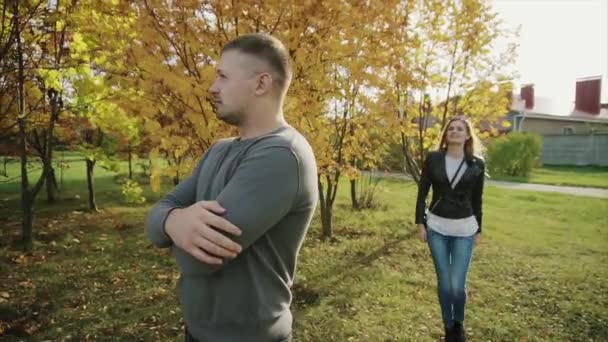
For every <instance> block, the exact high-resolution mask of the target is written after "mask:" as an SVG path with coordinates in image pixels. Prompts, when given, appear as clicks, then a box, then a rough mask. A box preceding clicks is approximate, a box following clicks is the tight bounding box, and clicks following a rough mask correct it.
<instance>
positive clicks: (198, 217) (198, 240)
mask: <svg viewBox="0 0 608 342" xmlns="http://www.w3.org/2000/svg"><path fill="white" fill-rule="evenodd" d="M224 211H225V209H224V208H222V207H221V206H220V205H219V203H217V202H216V201H201V202H197V203H194V204H193V205H191V206H189V207H187V208H183V209H174V210H173V211H171V213H170V214H169V217H167V220H166V222H165V232H166V233H167V235H168V236H169V237H170V238H171V240H172V241H173V243H174V244H175V245H176V246H177V247H179V248H181V249H183V250H184V251H186V252H188V253H189V254H190V255H192V256H193V257H195V258H196V259H198V260H200V261H202V262H205V263H207V264H212V265H221V264H222V262H223V260H222V259H221V258H230V259H233V258H235V257H236V256H237V254H238V253H240V252H241V246H240V245H239V244H237V243H236V242H234V241H232V240H230V238H228V237H226V236H224V235H223V234H222V233H220V232H218V230H222V231H224V232H227V233H230V234H233V235H241V230H240V229H239V228H237V227H236V226H235V225H233V224H232V223H230V222H229V221H227V220H226V219H224V218H223V217H221V216H219V215H221V214H223V213H224Z"/></svg>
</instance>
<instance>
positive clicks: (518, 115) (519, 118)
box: [508, 76, 608, 136]
mask: <svg viewBox="0 0 608 342" xmlns="http://www.w3.org/2000/svg"><path fill="white" fill-rule="evenodd" d="M601 82H602V79H601V77H599V76H598V77H589V78H584V79H579V80H577V82H576V93H575V101H574V108H572V105H566V106H564V105H559V104H558V103H556V101H554V100H551V99H549V98H544V97H535V96H534V85H533V84H526V85H523V86H522V88H521V91H520V94H519V95H516V96H513V101H512V103H511V112H510V113H509V115H508V120H509V121H510V122H511V130H513V131H520V132H534V133H538V134H540V135H543V136H545V135H570V134H584V135H586V134H597V133H608V103H601V101H600V94H601Z"/></svg>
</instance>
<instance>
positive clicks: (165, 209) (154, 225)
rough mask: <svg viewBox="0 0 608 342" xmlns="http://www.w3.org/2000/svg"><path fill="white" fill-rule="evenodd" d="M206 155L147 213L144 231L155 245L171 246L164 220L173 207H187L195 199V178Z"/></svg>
mask: <svg viewBox="0 0 608 342" xmlns="http://www.w3.org/2000/svg"><path fill="white" fill-rule="evenodd" d="M206 157H207V155H205V156H204V157H203V158H202V160H201V161H200V162H199V163H198V164H197V165H196V167H195V168H194V171H192V174H191V175H190V177H188V178H186V179H184V180H183V181H182V182H180V183H179V184H178V185H177V186H176V187H175V188H173V190H172V191H171V192H170V193H169V194H167V195H166V196H165V197H163V198H162V199H161V200H160V201H158V203H156V205H154V207H152V209H151V210H150V212H149V213H148V218H147V223H146V233H147V235H148V239H149V240H150V241H151V242H152V243H153V244H154V245H156V246H157V247H169V246H171V243H172V241H171V238H169V236H168V235H167V233H166V232H165V222H166V221H167V217H168V216H169V214H170V213H171V211H173V210H174V209H178V208H185V207H188V206H190V205H192V204H194V202H195V201H196V185H197V178H198V175H199V173H200V170H201V167H202V165H203V162H204V161H205V159H206Z"/></svg>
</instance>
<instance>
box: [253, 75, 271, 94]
mask: <svg viewBox="0 0 608 342" xmlns="http://www.w3.org/2000/svg"><path fill="white" fill-rule="evenodd" d="M272 81H273V80H272V75H271V74H270V73H268V72H263V73H261V74H259V75H258V80H257V82H256V85H255V94H256V95H264V94H266V93H268V92H270V91H272Z"/></svg>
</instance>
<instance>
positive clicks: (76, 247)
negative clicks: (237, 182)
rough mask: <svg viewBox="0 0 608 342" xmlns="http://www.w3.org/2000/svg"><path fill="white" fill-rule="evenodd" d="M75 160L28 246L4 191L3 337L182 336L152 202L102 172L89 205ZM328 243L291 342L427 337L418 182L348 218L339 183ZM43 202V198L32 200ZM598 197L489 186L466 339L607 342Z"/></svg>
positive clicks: (314, 234) (606, 228) (606, 273)
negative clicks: (90, 208)
mask: <svg viewBox="0 0 608 342" xmlns="http://www.w3.org/2000/svg"><path fill="white" fill-rule="evenodd" d="M78 165H80V164H75V166H74V167H73V168H71V169H70V170H69V171H67V172H66V174H65V175H64V189H63V191H62V196H63V198H64V200H62V201H61V202H60V203H58V204H56V205H54V206H48V205H45V204H44V202H43V201H40V202H39V203H38V208H39V209H40V214H39V215H38V216H37V218H36V221H35V224H36V229H35V231H36V232H35V236H36V242H35V244H34V248H35V251H34V252H33V253H31V254H27V255H24V254H23V253H21V252H20V251H19V250H18V248H17V247H16V244H15V241H16V240H17V239H18V232H19V223H18V222H19V213H18V209H17V208H18V193H16V192H15V190H16V189H18V186H16V185H15V184H0V227H1V230H0V274H1V275H2V278H3V279H2V281H1V282H0V339H4V340H7V341H21V340H23V341H44V340H52V341H137V340H141V341H181V340H182V338H183V333H182V329H183V328H182V324H183V322H182V320H181V311H180V309H179V307H178V305H177V301H176V297H175V293H174V287H175V283H176V280H177V277H178V274H177V273H176V272H175V263H174V261H173V260H172V259H171V258H170V257H169V256H168V254H167V251H166V250H160V249H155V248H153V247H152V246H151V245H150V243H149V242H148V241H146V239H145V236H144V229H143V220H144V217H145V215H146V212H147V210H148V208H149V206H150V205H151V204H152V203H151V201H154V200H155V199H157V198H158V195H155V194H152V193H151V192H149V190H147V191H146V194H147V196H148V197H149V200H150V202H149V203H146V204H143V205H127V204H124V203H122V200H121V197H120V194H119V186H118V185H117V184H115V183H114V175H113V174H111V173H110V172H101V171H100V172H98V174H97V175H98V179H97V181H96V184H97V186H98V192H99V193H98V205H99V207H100V208H102V211H101V212H100V213H95V214H89V213H86V212H84V211H83V209H84V208H86V196H87V195H86V186H85V184H86V182H85V178H84V176H85V173H84V170H83V169H82V167H84V163H82V165H81V166H78ZM342 185H343V186H342V187H341V191H340V192H339V196H338V200H337V204H336V210H335V226H336V230H335V238H333V239H331V240H329V241H324V240H322V239H321V238H320V231H321V228H320V220H319V215H317V216H316V217H315V219H314V221H313V224H312V226H311V229H310V232H309V234H308V236H307V239H306V242H305V245H304V248H303V249H302V252H301V254H300V258H299V267H298V272H297V278H296V283H295V286H294V293H295V297H294V316H295V322H294V334H295V341H297V342H300V341H303V342H306V341H339V342H342V341H437V340H439V338H440V334H441V332H442V328H441V325H440V320H441V319H440V312H439V307H438V304H437V300H436V292H435V282H434V281H435V279H434V271H433V268H432V264H431V260H430V258H429V253H428V250H427V248H426V246H425V245H424V244H422V243H420V242H418V241H417V239H416V237H415V234H414V230H413V211H414V210H413V205H414V196H415V186H414V184H413V183H411V182H409V181H405V180H397V179H383V180H382V181H381V182H380V191H379V193H378V198H377V200H378V206H377V208H375V209H373V210H365V211H351V210H350V208H349V206H348V204H349V203H350V199H349V198H348V188H347V186H346V185H347V184H346V183H343V184H342ZM42 197H43V196H41V198H42ZM607 212H608V201H606V200H603V199H593V198H588V199H587V198H585V199H584V200H581V199H580V198H579V197H577V198H574V197H570V196H567V195H560V194H554V193H551V194H543V193H534V192H525V191H516V190H506V189H499V188H494V187H491V186H489V187H487V189H486V193H485V215H484V220H485V225H484V237H483V241H482V242H481V244H480V245H479V246H478V247H477V248H476V250H475V253H474V261H473V265H472V269H471V273H470V277H469V295H470V302H469V305H468V309H467V310H468V311H467V315H468V316H467V329H468V330H469V336H470V339H471V341H480V340H484V341H605V338H606V336H608V321H607V318H606V310H607V308H608V283H607V282H606V279H608V268H607V267H606V264H607V263H608V224H607V223H608V219H607V216H606V213H607Z"/></svg>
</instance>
